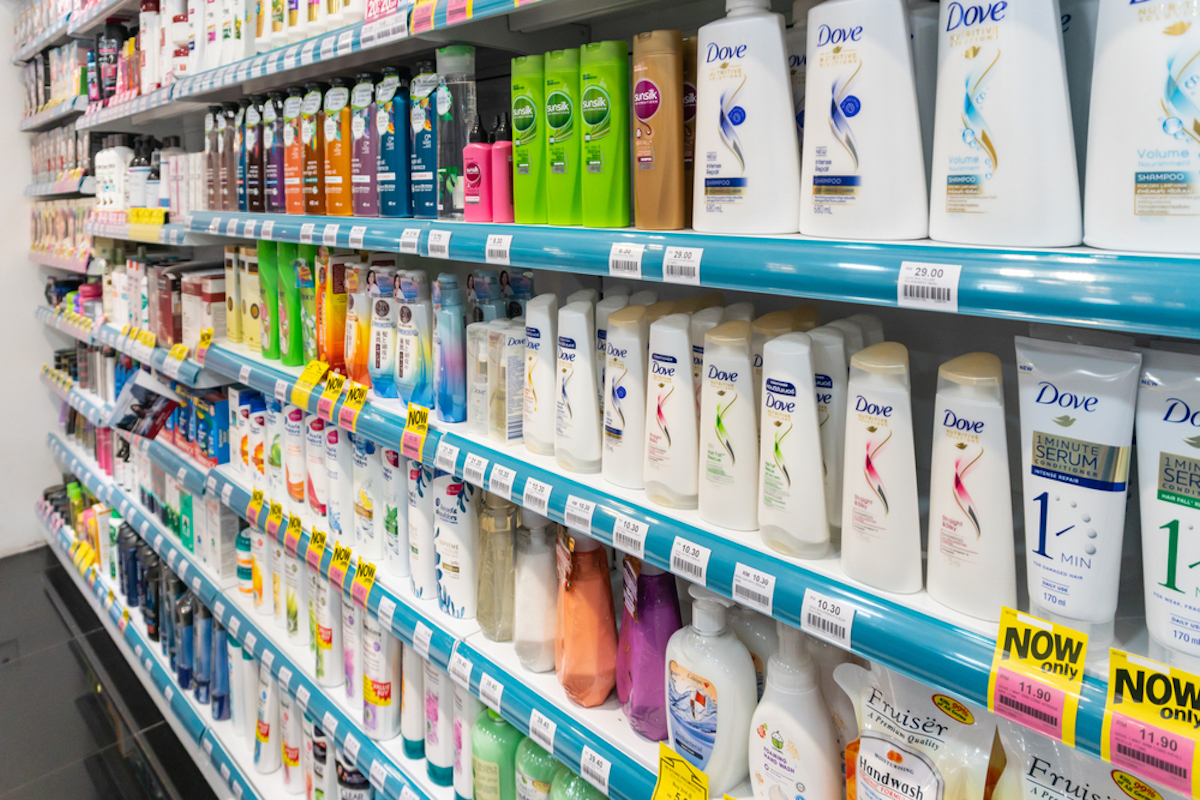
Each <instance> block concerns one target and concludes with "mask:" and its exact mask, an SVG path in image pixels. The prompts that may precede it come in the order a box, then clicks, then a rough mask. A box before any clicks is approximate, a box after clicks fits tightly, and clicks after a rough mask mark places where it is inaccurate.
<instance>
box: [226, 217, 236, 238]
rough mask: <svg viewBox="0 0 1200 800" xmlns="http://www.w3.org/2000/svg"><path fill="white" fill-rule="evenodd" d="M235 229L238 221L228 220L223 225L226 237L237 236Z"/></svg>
mask: <svg viewBox="0 0 1200 800" xmlns="http://www.w3.org/2000/svg"><path fill="white" fill-rule="evenodd" d="M237 229H238V221H237V220H236V219H231V220H229V222H226V223H225V235H226V236H237Z"/></svg>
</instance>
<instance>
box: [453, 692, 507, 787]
mask: <svg viewBox="0 0 1200 800" xmlns="http://www.w3.org/2000/svg"><path fill="white" fill-rule="evenodd" d="M480 717H486V715H485V714H484V713H483V703H481V702H479V701H478V700H476V699H475V698H474V697H473V696H472V695H471V692H470V691H468V690H467V689H464V688H463V687H462V686H459V685H457V684H456V685H455V687H454V799H455V800H483V798H485V797H488V796H489V795H488V794H487V788H488V785H487V779H486V777H485V776H484V775H482V774H481V775H479V776H476V775H475V765H476V763H477V762H476V759H475V757H474V750H475V747H474V737H475V726H476V723H477V721H478V720H479V719H480ZM513 749H514V750H515V749H516V744H515V743H514V744H513ZM480 767H481V772H482V771H483V770H485V769H486V767H484V766H483V765H480ZM477 782H478V783H479V794H478V795H477V794H476V793H475V784H476V783H477ZM497 788H499V787H497Z"/></svg>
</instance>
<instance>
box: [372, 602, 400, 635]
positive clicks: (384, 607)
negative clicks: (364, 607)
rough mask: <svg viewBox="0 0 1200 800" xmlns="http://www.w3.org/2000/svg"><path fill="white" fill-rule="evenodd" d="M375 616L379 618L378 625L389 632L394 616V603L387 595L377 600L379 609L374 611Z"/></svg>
mask: <svg viewBox="0 0 1200 800" xmlns="http://www.w3.org/2000/svg"><path fill="white" fill-rule="evenodd" d="M375 614H376V616H378V617H379V624H380V625H382V626H383V627H384V628H386V629H387V630H389V631H390V630H391V629H392V619H394V618H395V616H396V601H395V600H393V599H392V598H390V597H388V596H387V595H384V596H383V597H381V598H379V607H378V608H377V609H375Z"/></svg>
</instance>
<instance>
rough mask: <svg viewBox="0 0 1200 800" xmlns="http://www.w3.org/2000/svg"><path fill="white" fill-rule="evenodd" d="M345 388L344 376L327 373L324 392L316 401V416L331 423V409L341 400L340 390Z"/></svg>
mask: <svg viewBox="0 0 1200 800" xmlns="http://www.w3.org/2000/svg"><path fill="white" fill-rule="evenodd" d="M345 388H346V376H345V375H342V374H340V373H337V372H331V373H329V377H328V378H326V379H325V391H323V392H321V397H320V398H319V399H318V400H317V416H319V417H321V418H322V419H324V420H327V421H329V422H333V421H334V419H333V407H334V406H336V405H337V401H338V400H341V399H342V390H343V389H345Z"/></svg>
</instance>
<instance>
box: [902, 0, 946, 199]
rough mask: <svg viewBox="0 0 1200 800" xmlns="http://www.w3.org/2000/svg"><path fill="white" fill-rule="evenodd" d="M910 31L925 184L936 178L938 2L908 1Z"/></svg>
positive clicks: (933, 0) (934, 0)
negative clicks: (934, 159) (934, 125)
mask: <svg viewBox="0 0 1200 800" xmlns="http://www.w3.org/2000/svg"><path fill="white" fill-rule="evenodd" d="M907 2H908V32H909V35H910V36H911V37H912V40H911V44H912V56H913V79H914V81H915V83H916V86H917V112H918V113H919V114H920V117H921V145H922V147H921V151H922V152H923V153H924V154H925V181H926V188H927V189H928V182H929V181H930V179H931V178H932V177H933V118H934V112H935V111H936V109H937V46H938V10H939V6H938V4H937V2H936V0H907Z"/></svg>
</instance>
